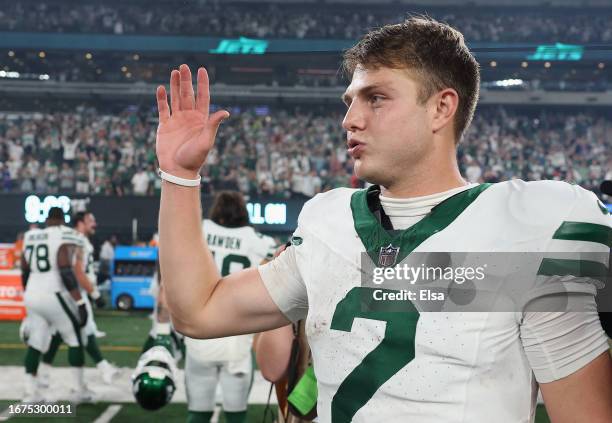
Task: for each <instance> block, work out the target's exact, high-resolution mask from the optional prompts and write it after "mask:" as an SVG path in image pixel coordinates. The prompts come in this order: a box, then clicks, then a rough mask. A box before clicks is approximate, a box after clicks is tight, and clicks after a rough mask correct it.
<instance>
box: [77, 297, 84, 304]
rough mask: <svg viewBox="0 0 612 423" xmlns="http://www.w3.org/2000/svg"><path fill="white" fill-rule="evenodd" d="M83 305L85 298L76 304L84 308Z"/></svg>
mask: <svg viewBox="0 0 612 423" xmlns="http://www.w3.org/2000/svg"><path fill="white" fill-rule="evenodd" d="M83 304H85V300H84V299H83V298H81V299H80V300H78V301H77V302H76V305H78V306H82V305H83Z"/></svg>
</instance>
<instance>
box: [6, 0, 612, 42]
mask: <svg viewBox="0 0 612 423" xmlns="http://www.w3.org/2000/svg"><path fill="white" fill-rule="evenodd" d="M372 3H374V1H373V2H372ZM409 10H410V12H417V13H418V11H419V9H418V8H416V9H415V8H413V7H412V8H410V9H409ZM407 11H408V8H407V7H406V6H400V5H392V4H391V5H386V6H385V7H384V8H381V7H372V6H371V5H361V6H355V5H351V6H350V7H347V6H346V5H333V4H326V5H324V7H320V5H318V4H317V6H316V7H313V5H312V4H311V3H310V4H309V3H303V4H299V3H298V4H291V5H287V4H282V5H281V4H278V3H276V4H275V3H267V4H266V3H265V2H262V3H261V4H257V5H254V4H244V3H243V4H240V3H228V2H221V1H189V2H182V3H181V5H180V6H178V5H177V4H176V2H162V1H158V2H153V4H151V2H118V1H113V2H104V3H101V2H94V1H91V0H88V1H74V4H72V5H71V7H70V8H69V9H68V10H66V9H65V4H59V3H57V2H52V1H49V0H43V1H35V0H22V1H18V2H15V1H9V0H1V1H0V31H36V32H66V33H109V34H118V35H121V34H139V35H145V34H162V35H190V36H194V35H200V36H203V35H210V36H221V37H232V36H239V35H241V36H251V37H260V38H265V37H268V38H337V39H356V38H358V37H360V36H361V35H362V34H363V33H364V31H365V30H367V29H369V28H372V27H375V26H380V25H382V24H387V23H393V22H399V21H402V20H403V19H404V17H405V14H406V13H407ZM429 14H431V15H432V16H433V17H434V18H436V19H438V20H442V21H445V22H448V23H449V24H451V25H453V26H455V27H456V28H458V29H459V30H461V31H462V32H463V34H464V35H465V38H466V39H467V40H469V41H472V42H473V41H491V42H498V41H508V42H529V41H532V42H543V41H551V42H557V41H558V42H576V43H587V42H607V41H610V40H612V27H611V26H610V25H609V22H610V19H611V16H612V9H610V8H603V9H602V8H591V9H569V10H568V9H556V10H555V9H552V10H551V8H550V7H545V8H529V7H528V8H525V7H516V8H511V9H508V8H505V9H499V8H494V7H489V8H479V9H478V11H477V12H475V11H474V10H473V8H469V7H468V8H458V7H455V8H439V9H433V10H432V9H429Z"/></svg>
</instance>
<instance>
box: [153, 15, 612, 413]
mask: <svg viewBox="0 0 612 423" xmlns="http://www.w3.org/2000/svg"><path fill="white" fill-rule="evenodd" d="M344 67H345V69H346V71H347V74H348V75H349V76H350V77H351V83H350V85H349V86H348V88H347V90H346V92H345V94H344V95H343V101H344V102H345V104H346V106H347V112H346V115H345V118H344V121H343V127H344V129H346V131H347V146H348V152H349V154H350V155H351V156H352V157H353V158H354V160H355V164H354V170H355V173H356V175H357V176H358V177H359V178H361V179H363V180H366V181H368V182H370V183H372V184H374V187H373V188H372V189H370V190H368V191H365V190H347V189H338V190H332V191H331V192H329V193H326V194H321V195H318V196H316V197H315V198H314V199H313V200H311V201H310V202H309V203H307V204H306V205H305V206H304V208H303V210H302V212H301V214H300V217H299V219H298V228H297V230H296V233H295V234H294V237H293V245H292V246H291V247H289V248H287V249H286V250H285V252H283V253H282V254H281V255H280V256H279V257H278V258H276V259H275V260H273V261H272V262H270V263H269V264H267V265H264V266H261V267H260V268H258V269H248V270H244V271H242V272H239V273H234V274H231V275H229V276H226V277H221V275H219V273H218V271H217V269H216V266H215V262H214V258H213V257H212V255H211V253H210V249H209V248H208V247H207V245H206V243H205V242H202V239H201V237H200V236H199V231H200V225H201V224H200V220H199V215H200V192H199V191H200V190H199V188H198V186H199V178H198V175H199V171H200V169H201V166H202V165H203V164H204V162H205V160H206V156H207V154H208V152H209V151H210V150H211V148H212V146H213V143H214V139H215V136H216V131H217V128H218V126H219V124H220V123H221V121H222V120H223V119H225V118H227V117H229V114H228V112H226V111H217V112H216V113H214V114H212V115H209V113H208V111H209V101H210V97H209V85H208V76H207V74H206V71H205V70H204V69H203V68H201V69H199V70H198V77H197V92H198V95H197V97H196V96H195V95H194V92H193V86H192V78H191V73H190V70H189V68H188V67H187V66H186V65H181V67H180V69H179V70H173V71H172V74H171V77H170V94H171V99H170V100H171V107H172V113H170V107H169V105H168V100H167V96H166V91H165V88H164V87H158V90H157V100H158V109H159V128H158V131H157V145H156V149H157V157H158V160H159V165H160V169H161V171H162V172H161V173H160V175H161V177H162V178H163V179H164V181H163V184H162V193H161V203H160V225H159V227H160V231H159V233H160V246H161V250H160V254H161V267H162V270H163V271H164V272H166V273H167V274H168V275H169V277H168V278H167V279H166V281H165V284H166V299H167V301H168V306H169V309H170V312H171V315H172V320H173V322H174V325H175V327H176V328H177V330H179V331H181V332H183V333H184V334H185V335H187V336H191V337H202V338H208V337H219V336H227V335H233V334H241V333H251V332H260V331H264V330H268V329H272V328H275V327H280V326H283V325H286V324H287V323H288V322H289V321H293V320H296V319H299V318H304V317H306V319H307V320H306V326H307V327H306V333H307V336H308V341H309V343H310V346H311V349H312V354H313V362H314V370H315V375H316V378H317V380H318V402H317V411H318V416H319V420H320V421H322V422H325V423H327V422H334V423H337V422H348V421H354V422H368V423H369V422H387V423H388V422H406V421H411V422H412V421H414V422H420V423H428V422H469V423H473V422H488V421H490V420H491V419H494V420H496V421H500V422H501V421H503V422H512V423H518V422H532V421H533V419H534V415H535V412H534V410H535V402H536V393H537V387H538V384H539V388H540V390H541V392H542V394H543V397H544V401H545V404H546V407H547V410H548V414H549V416H550V418H551V420H552V421H555V422H575V421H580V422H583V421H584V422H601V423H603V422H609V421H612V401H610V398H612V364H611V359H610V354H609V351H608V346H607V342H606V337H605V335H604V333H603V331H602V329H601V324H600V322H599V320H598V317H597V313H596V309H595V298H594V293H595V288H594V287H593V285H591V284H590V283H589V281H593V278H592V277H590V271H591V270H592V269H593V268H595V269H597V270H602V269H605V270H608V269H607V263H606V264H604V262H605V261H606V259H607V256H608V255H609V248H610V244H611V241H610V239H611V236H610V234H611V231H612V229H611V226H612V225H611V220H610V216H609V214H608V213H607V211H606V210H605V209H602V208H601V207H600V206H599V205H598V203H597V201H596V198H595V196H594V195H593V194H592V193H589V192H587V191H584V190H582V189H581V188H579V187H576V186H572V185H569V184H565V183H562V182H548V181H544V182H528V183H525V182H522V181H510V182H502V183H499V184H494V185H492V186H489V185H477V186H470V185H468V184H467V182H466V181H465V180H464V179H463V178H462V177H461V174H460V172H459V168H458V165H457V159H456V145H457V143H458V142H459V141H460V139H461V136H462V134H463V133H464V131H465V130H466V128H467V127H468V126H469V123H470V121H471V119H472V116H473V112H474V109H475V107H476V103H477V99H478V89H479V79H480V77H479V69H478V64H477V62H476V60H475V59H474V57H473V56H472V54H471V53H470V52H469V50H468V49H467V47H466V46H465V43H464V41H463V36H462V35H461V34H460V33H459V32H457V31H456V30H454V29H452V28H450V27H449V26H447V25H444V24H440V23H438V22H436V21H433V20H430V19H427V18H409V19H408V20H406V21H405V22H403V23H401V24H397V25H387V26H384V27H382V28H380V29H377V30H374V31H372V32H369V33H368V34H366V35H365V36H364V38H363V39H362V40H361V41H360V42H359V43H358V44H357V45H356V46H354V47H353V48H351V49H350V50H348V51H347V52H346V54H345V59H344ZM413 251H425V252H427V251H433V252H445V251H455V252H462V251H464V252H466V257H468V258H471V259H476V258H477V256H476V255H474V254H471V253H470V252H484V253H489V252H496V251H497V252H523V253H525V256H526V257H533V254H532V253H531V252H539V254H543V255H545V257H544V258H543V259H542V260H541V263H538V265H539V267H534V268H530V267H524V268H521V267H518V268H517V269H518V270H520V271H529V270H531V272H532V273H531V274H527V275H526V276H527V277H528V278H530V279H534V280H535V281H536V282H537V284H538V285H537V286H536V289H529V290H525V291H524V294H525V298H524V299H523V300H524V301H523V304H525V305H526V306H523V305H521V304H519V305H517V306H516V310H515V311H506V312H492V311H493V310H482V311H480V312H467V313H459V312H456V313H441V312H433V311H429V312H424V311H421V309H420V308H417V306H419V307H420V304H418V303H417V304H412V301H407V302H406V303H405V307H408V308H409V309H410V311H409V312H408V311H404V312H393V313H391V312H388V311H384V310H383V311H371V310H368V309H363V308H361V306H360V301H361V300H362V299H364V298H366V297H367V296H368V295H370V294H371V293H370V292H369V291H368V290H367V289H365V290H364V287H363V286H362V277H363V276H362V267H363V266H364V263H366V264H368V265H369V264H370V263H369V262H368V261H367V260H365V259H364V256H365V254H366V253H369V254H368V255H369V256H370V257H372V258H373V259H374V265H379V266H389V265H393V264H394V263H395V262H398V263H400V262H402V260H403V259H404V258H405V257H406V256H408V257H410V256H409V254H410V253H411V252H413ZM555 251H568V252H571V253H574V254H575V256H576V258H575V259H574V260H571V259H562V258H558V257H557V256H556V254H555ZM583 252H585V253H586V252H588V253H591V252H593V253H598V254H599V256H598V257H599V259H598V261H589V262H588V263H585V262H584V261H581V254H583ZM468 253H470V254H468ZM526 253H531V254H526ZM547 255H550V256H551V257H547ZM603 255H605V256H606V257H602V256H603ZM589 256H590V254H589ZM369 260H370V261H372V259H369ZM562 260H569V261H566V262H563V261H562ZM186 269H188V271H185V270H186ZM501 276H504V273H503V272H502V274H501ZM510 288H511V287H510ZM547 294H550V296H552V297H553V298H554V297H561V296H564V297H563V298H564V299H565V300H566V301H567V302H568V304H569V302H571V303H572V304H573V305H577V304H579V305H580V306H579V309H580V310H582V311H581V312H571V313H568V312H552V311H549V312H540V313H534V312H532V311H530V301H529V300H531V302H534V301H535V302H536V303H540V302H542V301H540V300H541V298H542V296H543V295H547ZM544 298H545V297H544ZM368 301H369V300H368Z"/></svg>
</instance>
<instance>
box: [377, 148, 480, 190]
mask: <svg viewBox="0 0 612 423" xmlns="http://www.w3.org/2000/svg"><path fill="white" fill-rule="evenodd" d="M465 185H468V182H467V181H466V180H465V179H463V177H462V176H461V173H459V167H458V165H457V157H456V155H455V150H453V151H452V154H451V155H447V156H446V157H443V158H442V159H441V158H440V157H439V156H438V157H433V159H432V160H423V161H421V162H420V165H419V166H415V167H413V168H411V169H410V170H406V169H402V173H401V176H400V175H398V177H396V178H393V180H392V182H391V183H389V184H386V185H383V184H381V194H382V195H384V196H385V197H390V198H412V197H423V196H426V195H432V194H437V193H439V192H444V191H448V190H451V189H453V188H459V187H462V186H465Z"/></svg>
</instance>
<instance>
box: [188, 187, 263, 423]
mask: <svg viewBox="0 0 612 423" xmlns="http://www.w3.org/2000/svg"><path fill="white" fill-rule="evenodd" d="M203 227H204V236H205V237H206V242H207V243H208V245H209V246H210V251H211V252H212V254H213V256H214V260H215V264H216V266H217V268H218V269H220V271H221V274H222V275H224V276H226V275H229V274H230V273H234V272H236V271H239V270H242V269H246V268H249V267H253V266H257V265H259V264H260V263H261V262H262V261H263V260H264V259H269V258H271V257H272V255H273V254H274V248H275V241H274V239H272V238H271V237H268V236H264V235H261V234H259V233H257V232H256V231H255V229H253V227H251V226H249V215H248V212H247V209H246V205H245V202H244V198H243V197H242V194H240V193H239V192H231V191H222V192H219V193H217V195H216V196H215V200H214V202H213V205H212V207H211V210H210V219H205V220H204V222H203ZM252 343H253V335H239V336H229V337H225V338H218V339H206V340H202V339H193V338H189V337H186V338H185V347H186V351H187V354H186V359H185V385H186V388H187V407H188V410H189V415H188V419H187V420H188V421H189V422H191V423H196V422H206V423H208V422H209V421H210V419H211V417H212V415H213V411H214V408H215V391H216V388H217V384H220V386H221V391H222V393H223V411H224V413H225V418H226V421H228V422H229V423H243V422H245V421H246V410H247V406H248V404H247V400H248V395H249V390H250V387H251V383H252V380H253V368H252V360H251V345H252Z"/></svg>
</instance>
